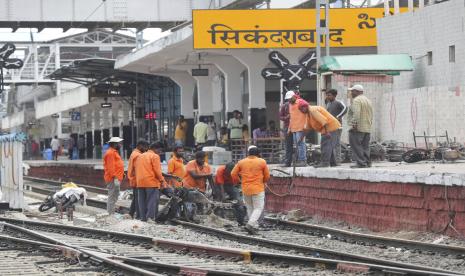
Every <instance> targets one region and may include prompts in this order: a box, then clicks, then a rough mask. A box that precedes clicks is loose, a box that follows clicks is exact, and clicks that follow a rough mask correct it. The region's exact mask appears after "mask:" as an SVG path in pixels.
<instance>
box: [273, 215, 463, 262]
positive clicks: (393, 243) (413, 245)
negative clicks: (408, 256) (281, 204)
mask: <svg viewBox="0 0 465 276" xmlns="http://www.w3.org/2000/svg"><path fill="white" fill-rule="evenodd" d="M265 222H267V223H269V224H272V225H274V226H276V227H277V228H278V229H282V230H287V231H293V232H296V233H302V234H305V235H311V236H315V237H331V239H334V240H339V241H342V242H347V243H351V244H358V245H366V246H378V247H394V248H399V249H401V250H411V251H413V252H417V253H426V254H428V255H435V256H441V257H453V258H457V259H465V248H464V247H460V246H451V245H442V244H433V243H426V242H419V241H413V240H406V239H398V238H389V237H383V236H377V235H369V234H362V233H356V232H351V231H345V230H341V229H337V228H332V227H326V226H321V225H315V224H309V223H303V222H293V221H286V220H281V219H278V218H273V217H265Z"/></svg>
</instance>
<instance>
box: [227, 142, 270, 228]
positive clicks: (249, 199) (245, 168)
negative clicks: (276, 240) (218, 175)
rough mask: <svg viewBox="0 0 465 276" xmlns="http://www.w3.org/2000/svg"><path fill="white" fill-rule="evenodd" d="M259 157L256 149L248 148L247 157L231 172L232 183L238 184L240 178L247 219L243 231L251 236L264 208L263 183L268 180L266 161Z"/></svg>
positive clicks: (268, 172) (268, 173)
mask: <svg viewBox="0 0 465 276" xmlns="http://www.w3.org/2000/svg"><path fill="white" fill-rule="evenodd" d="M259 155H260V152H259V150H258V148H257V147H256V146H250V147H249V148H248V156H247V157H246V158H244V159H242V160H241V161H239V162H238V163H237V165H236V166H235V167H234V169H233V170H232V171H231V177H232V180H233V182H239V177H240V181H241V183H242V194H243V195H244V204H245V206H246V207H247V216H248V217H249V221H248V222H247V224H246V226H245V229H246V230H247V231H249V232H250V233H252V234H254V233H256V232H257V230H258V220H259V219H260V216H261V215H262V213H263V209H264V208H265V183H266V182H267V181H268V180H269V179H270V171H269V170H268V166H267V164H266V161H265V160H264V159H262V158H259Z"/></svg>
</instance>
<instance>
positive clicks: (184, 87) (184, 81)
mask: <svg viewBox="0 0 465 276" xmlns="http://www.w3.org/2000/svg"><path fill="white" fill-rule="evenodd" d="M164 76H166V77H169V78H170V79H172V80H173V81H174V82H175V83H176V84H177V85H179V87H180V88H181V115H184V117H185V118H186V119H188V118H194V105H193V100H194V98H193V97H194V89H195V85H196V80H195V79H194V78H193V77H192V76H191V75H190V74H189V73H187V72H186V71H179V72H175V73H167V74H164Z"/></svg>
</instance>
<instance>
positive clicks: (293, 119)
mask: <svg viewBox="0 0 465 276" xmlns="http://www.w3.org/2000/svg"><path fill="white" fill-rule="evenodd" d="M285 98H288V99H289V115H290V121H289V132H291V133H292V136H293V139H294V143H295V144H296V148H297V156H296V158H295V159H296V160H297V162H296V164H295V165H296V166H299V167H305V166H307V146H306V145H305V128H306V126H307V113H308V103H307V102H306V101H305V100H304V99H302V98H300V97H299V96H298V95H297V94H296V93H295V92H294V91H288V92H287V93H286V96H285Z"/></svg>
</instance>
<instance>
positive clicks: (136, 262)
mask: <svg viewBox="0 0 465 276" xmlns="http://www.w3.org/2000/svg"><path fill="white" fill-rule="evenodd" d="M2 226H3V227H4V228H5V227H6V228H10V229H12V230H15V231H17V232H21V233H24V234H27V235H30V236H32V237H34V238H37V239H39V240H45V241H47V242H48V243H43V242H38V241H31V240H27V241H30V242H31V243H34V242H35V243H39V244H48V245H50V246H54V247H59V248H67V249H69V250H71V251H72V252H74V255H77V256H79V255H82V254H85V255H88V256H91V257H93V258H95V259H98V260H100V261H102V262H105V263H107V264H110V265H112V266H115V267H119V268H123V269H124V270H126V271H129V272H132V273H136V274H138V275H162V274H157V273H154V272H152V270H156V271H160V272H163V273H172V274H178V273H181V272H187V271H190V272H194V271H195V272H196V273H198V275H214V276H219V275H226V276H250V275H251V274H247V273H240V272H228V271H222V270H206V269H198V268H191V267H188V266H182V265H172V264H167V263H162V262H155V261H147V260H140V259H136V258H127V257H121V256H117V255H112V254H107V253H103V252H98V251H95V250H89V249H87V248H83V247H80V246H73V245H70V244H68V243H66V242H63V241H59V240H57V239H55V238H51V237H49V236H47V235H44V234H42V233H38V232H36V231H33V230H30V229H27V228H24V227H20V226H17V225H13V224H10V223H5V222H2ZM48 226H51V225H50V224H48ZM54 226H56V225H54ZM73 228H74V227H73ZM89 229H90V228H87V229H86V230H89ZM74 230H75V229H74ZM98 232H99V233H102V232H100V231H98ZM122 234H124V233H122ZM129 235H130V234H129ZM2 237H8V236H0V239H1V238H2ZM130 237H132V238H134V235H130ZM148 239H150V240H151V238H150V237H148ZM23 240H25V239H23ZM184 248H185V247H184Z"/></svg>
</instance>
